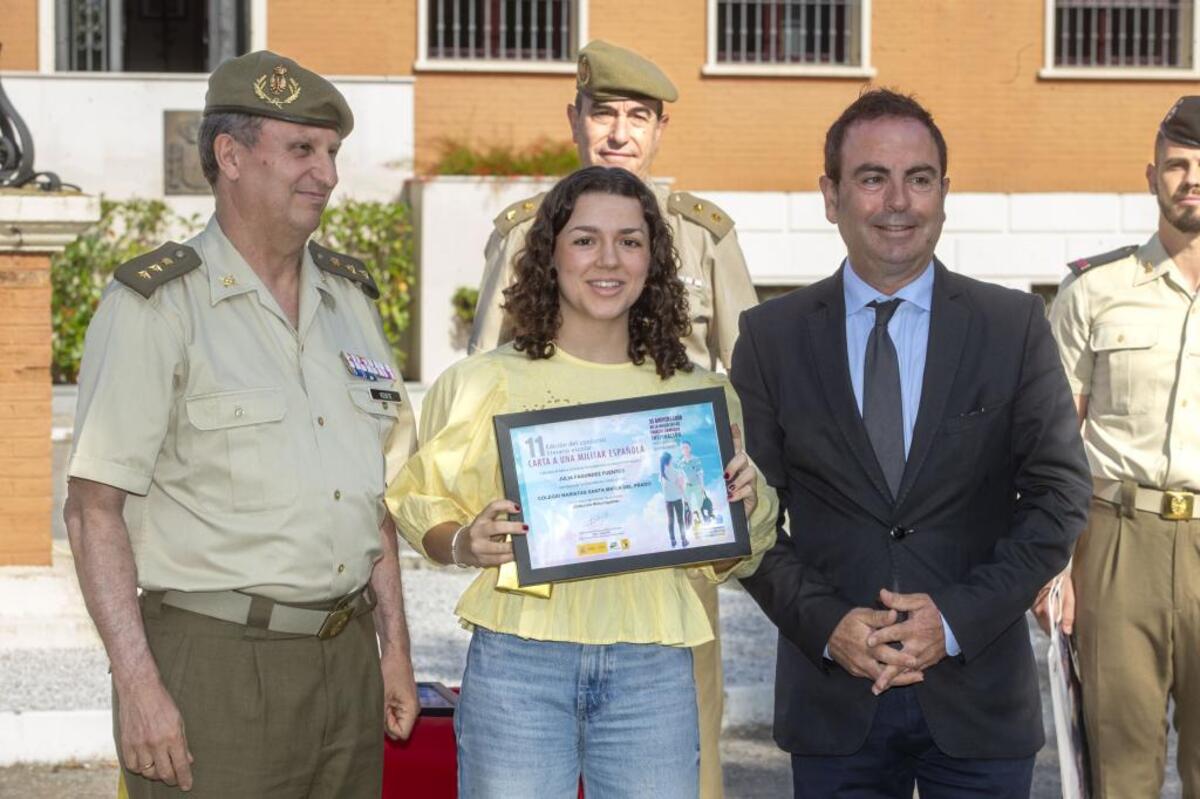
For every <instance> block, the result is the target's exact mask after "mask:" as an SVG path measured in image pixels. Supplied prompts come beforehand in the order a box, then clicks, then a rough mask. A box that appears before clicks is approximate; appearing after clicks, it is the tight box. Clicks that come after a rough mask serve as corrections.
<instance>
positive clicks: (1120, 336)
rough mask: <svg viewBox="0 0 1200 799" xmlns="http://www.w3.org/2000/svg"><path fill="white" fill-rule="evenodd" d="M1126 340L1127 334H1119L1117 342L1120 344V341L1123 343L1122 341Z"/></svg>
mask: <svg viewBox="0 0 1200 799" xmlns="http://www.w3.org/2000/svg"><path fill="white" fill-rule="evenodd" d="M1124 340H1125V334H1124V333H1122V334H1121V335H1119V336H1117V343H1118V344H1119V343H1121V342H1123V341H1124Z"/></svg>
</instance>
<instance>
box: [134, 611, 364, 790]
mask: <svg viewBox="0 0 1200 799" xmlns="http://www.w3.org/2000/svg"><path fill="white" fill-rule="evenodd" d="M142 615H143V619H144V621H145V626H146V637H147V639H148V641H149V644H150V651H151V652H152V653H153V655H154V660H155V662H156V663H157V664H158V670H159V673H160V674H161V675H162V680H163V684H164V685H165V686H166V688H167V691H168V692H169V693H170V694H171V696H172V698H174V700H175V704H176V705H177V706H178V707H179V712H180V714H181V715H182V716H183V723H184V734H185V735H186V737H187V743H188V748H189V749H190V750H191V753H192V756H193V757H194V758H195V762H194V763H192V777H193V785H192V790H191V791H190V792H189V793H186V794H185V793H183V792H182V791H180V790H179V789H178V788H172V787H170V786H168V785H166V784H164V783H162V782H156V781H152V780H147V779H144V778H142V777H141V776H140V775H139V774H138V773H137V772H136V771H131V770H130V768H131V767H132V768H137V764H136V763H122V766H123V767H124V772H123V777H124V781H125V787H126V790H127V791H128V794H129V796H130V799H150V797H155V798H156V799H157V798H158V797H183V796H187V797H196V798H197V799H207V798H208V797H221V799H235V798H236V797H255V799H259V798H260V797H261V798H262V799H273V798H274V797H278V798H279V799H283V798H284V797H287V799H296V797H311V798H312V799H317V798H318V797H362V798H363V799H367V798H368V797H369V799H378V798H379V795H380V793H381V791H382V783H383V735H384V730H383V679H382V677H381V675H380V669H379V649H378V644H377V642H376V638H375V624H374V621H373V619H372V617H371V614H370V613H365V614H363V615H361V616H359V617H357V618H355V619H353V620H352V621H351V622H350V623H349V624H348V625H347V626H346V628H345V630H343V631H342V633H341V634H340V635H338V636H336V637H334V638H331V639H328V640H324V641H323V640H320V639H318V638H316V637H315V636H297V635H289V634H284V633H275V632H268V631H265V630H253V629H250V628H247V627H244V626H242V625H238V624H230V623H228V622H224V621H219V620H217V619H212V618H209V617H207V616H201V615H198V614H195V613H190V612H188V611H185V610H179V609H176V608H172V607H168V606H162V605H158V606H156V603H152V602H151V603H147V602H145V601H143V611H142ZM117 718H118V707H117V698H116V693H115V691H114V694H113V720H114V721H113V732H114V737H115V738H116V739H117V751H118V753H119V752H120V751H121V745H120V730H119V728H118V724H117V721H116V719H117Z"/></svg>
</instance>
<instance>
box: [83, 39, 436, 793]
mask: <svg viewBox="0 0 1200 799" xmlns="http://www.w3.org/2000/svg"><path fill="white" fill-rule="evenodd" d="M352 127H353V116H352V114H351V111H350V108H349V107H348V106H347V104H346V101H345V99H344V98H343V97H342V95H341V94H340V93H339V92H338V91H337V89H336V88H334V87H333V85H332V84H330V83H329V82H328V81H326V80H325V79H323V78H321V77H320V76H318V75H316V74H314V73H312V72H309V71H308V70H306V69H304V68H303V67H301V66H299V65H298V64H297V63H296V62H294V61H292V60H290V59H288V58H283V57H281V56H278V55H275V54H273V53H269V52H258V53H252V54H249V55H246V56H242V57H241V58H237V59H233V60H231V61H227V62H225V63H224V64H222V65H221V67H220V68H218V69H217V70H216V72H214V73H213V75H212V76H211V78H210V80H209V88H208V94H207V97H206V102H205V116H204V120H203V123H202V125H201V133H200V157H201V164H202V166H203V167H204V172H205V176H206V177H207V178H208V180H209V182H210V183H211V184H212V186H213V192H214V194H215V196H216V213H215V215H214V216H213V218H212V219H211V220H210V221H209V223H208V226H207V227H206V228H205V229H204V231H203V232H202V233H200V234H199V235H198V236H196V237H195V238H193V239H192V240H190V241H188V242H187V243H186V244H175V243H169V244H167V245H165V246H163V247H162V248H160V249H159V250H156V251H154V252H151V253H147V254H145V255H143V256H141V257H139V258H137V259H135V260H134V261H132V262H130V263H127V264H125V265H123V266H121V267H120V268H118V270H117V272H116V274H115V281H114V282H113V284H112V285H111V286H110V287H109V290H108V291H107V293H106V294H105V297H104V299H103V301H102V302H101V304H100V307H99V309H98V311H97V313H96V317H95V319H94V321H93V322H92V324H91V327H90V328H89V330H88V335H87V344H86V348H85V353H84V357H83V367H82V372H81V374H80V381H79V382H80V388H79V408H78V414H77V418H76V421H75V448H74V452H73V453H72V455H71V461H70V467H69V474H70V478H71V480H70V489H69V497H68V500H67V506H66V510H65V515H66V518H67V528H68V532H69V535H70V540H71V546H72V550H73V551H74V552H75V556H76V564H77V569H78V572H79V580H80V584H81V586H82V588H83V593H84V598H85V599H86V601H87V606H88V610H89V611H90V612H91V614H92V618H93V619H94V620H95V622H96V626H97V628H98V629H99V631H100V635H101V637H102V638H103V640H104V645H105V648H106V650H107V652H108V656H109V659H110V661H111V664H112V680H113V689H114V691H113V692H114V717H115V718H114V731H115V736H116V741H117V751H118V754H119V755H120V759H121V765H122V766H123V767H124V772H123V778H124V780H125V782H126V784H127V787H128V791H129V794H130V795H131V796H133V797H149V796H171V795H176V794H177V793H178V791H180V790H183V791H187V790H191V792H192V793H194V794H196V795H199V796H211V797H229V796H255V797H298V796H310V797H318V796H319V797H333V796H338V797H342V796H356V797H378V796H379V792H380V786H381V780H382V754H383V751H382V750H383V737H382V733H383V732H384V730H385V728H386V730H387V732H388V733H389V734H391V735H394V736H400V737H403V736H406V735H407V734H408V732H409V730H410V729H411V728H412V725H413V722H414V720H415V716H416V713H417V710H418V704H417V695H416V686H415V683H414V681H413V674H412V666H411V663H410V659H409V644H408V633H407V628H406V625H405V619H404V609H403V604H402V597H401V592H400V571H399V566H398V562H397V556H396V537H395V534H394V529H393V528H392V525H391V521H390V519H389V518H388V516H387V514H386V512H385V510H384V506H383V501H382V500H383V492H384V487H385V485H386V479H387V477H388V471H389V469H390V468H393V467H394V468H397V469H398V466H399V464H385V461H384V455H383V452H384V448H385V446H388V447H389V448H390V451H391V452H394V453H396V454H397V456H398V457H399V458H403V457H407V455H408V454H410V453H411V452H412V450H413V449H414V445H415V441H414V433H413V418H412V415H411V414H410V412H409V407H408V399H407V397H406V396H405V393H404V388H403V384H402V383H401V382H399V380H398V378H397V376H396V372H395V369H394V367H393V365H392V359H391V356H390V350H389V346H388V343H387V341H386V340H385V338H384V336H383V334H382V329H381V327H380V323H379V317H378V314H377V313H376V310H375V307H374V304H373V302H372V300H373V299H374V298H376V297H378V289H377V288H376V285H375V283H374V281H373V279H372V278H371V276H370V275H369V274H368V272H367V270H366V268H365V267H364V266H363V264H362V263H360V262H359V261H356V260H355V259H353V258H350V257H347V256H344V255H339V254H337V253H333V252H331V251H329V250H326V249H324V248H322V247H320V246H318V245H317V244H316V243H315V242H311V241H309V236H310V235H311V234H312V233H313V231H314V230H315V229H316V228H317V225H318V223H319V221H320V217H321V211H322V210H323V209H324V207H325V204H326V202H327V201H328V199H329V196H330V193H331V192H332V190H333V188H334V186H335V185H336V183H337V168H336V157H337V153H338V148H339V147H340V146H341V142H342V140H343V139H344V138H345V137H346V136H348V135H349V133H350V130H351V128H352ZM129 494H135V495H139V496H143V497H145V499H144V500H143V501H141V502H140V503H139V508H138V510H137V512H136V513H128V514H124V515H126V516H129V517H130V520H129V525H128V527H127V526H126V521H125V520H124V519H123V509H124V507H125V504H126V497H127V495H129ZM136 588H141V589H142V593H141V596H140V598H139V596H138V593H137V591H136V590H135V589H136Z"/></svg>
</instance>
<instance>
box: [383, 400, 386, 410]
mask: <svg viewBox="0 0 1200 799" xmlns="http://www.w3.org/2000/svg"><path fill="white" fill-rule="evenodd" d="M383 409H384V410H385V411H386V410H387V403H386V402H385V403H383Z"/></svg>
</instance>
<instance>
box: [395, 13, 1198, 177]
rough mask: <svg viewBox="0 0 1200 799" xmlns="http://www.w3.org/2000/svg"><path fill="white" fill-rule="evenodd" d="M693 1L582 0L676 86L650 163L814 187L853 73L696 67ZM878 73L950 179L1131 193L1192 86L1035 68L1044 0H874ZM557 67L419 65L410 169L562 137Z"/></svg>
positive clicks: (702, 48)
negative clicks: (730, 71) (930, 130)
mask: <svg viewBox="0 0 1200 799" xmlns="http://www.w3.org/2000/svg"><path fill="white" fill-rule="evenodd" d="M704 9H705V3H704V0H656V2H653V3H646V2H643V3H630V2H626V0H591V2H590V4H589V19H590V31H589V34H590V36H592V37H596V38H604V39H608V40H610V41H613V42H615V43H618V44H622V45H624V46H627V47H631V48H633V49H635V50H638V51H640V52H642V53H645V54H647V55H649V56H651V57H652V58H653V59H654V60H655V61H656V62H657V63H658V64H659V65H660V66H662V67H663V69H665V70H666V72H667V73H668V74H669V75H670V76H671V77H672V79H673V80H674V81H675V82H676V83H677V84H678V86H679V90H680V96H681V100H680V102H678V103H676V104H675V105H674V106H673V107H671V109H670V111H671V116H672V121H671V126H670V128H669V129H668V131H667V135H666V139H665V141H664V144H663V149H662V151H661V153H660V156H659V160H658V163H657V164H656V169H655V172H656V173H657V174H659V175H669V176H673V177H675V178H677V181H678V183H677V185H679V186H681V187H685V188H696V187H703V188H705V189H710V190H711V189H720V190H741V191H746V190H771V191H781V190H782V191H812V190H814V189H815V188H816V181H817V177H818V176H819V175H820V174H821V172H822V159H821V148H822V143H823V141H824V134H825V130H826V128H828V126H829V124H830V123H831V122H832V121H833V120H834V119H835V118H836V117H837V115H838V113H840V111H841V110H842V109H843V108H844V107H845V106H846V105H847V104H848V103H849V102H851V101H852V100H853V99H854V98H855V97H856V96H857V95H858V93H859V92H860V91H861V90H862V88H863V87H864V86H866V85H867V84H868V81H866V80H859V79H832V78H824V79H818V78H800V79H797V78H786V79H781V78H766V77H754V78H748V77H714V76H703V75H701V68H702V67H703V65H704V60H705V53H706V40H705V28H706V19H705V10H704ZM872 12H873V13H872V46H871V60H872V64H873V65H874V66H875V67H876V69H877V72H878V74H877V77H876V78H875V83H877V84H880V85H885V86H890V87H895V88H898V89H901V90H903V91H906V92H915V93H916V94H917V95H918V96H919V98H920V99H921V100H922V102H924V103H925V104H926V105H927V106H928V107H929V108H930V109H931V110H932V111H933V112H934V114H935V116H936V117H937V119H938V122H939V124H940V125H941V127H942V128H943V131H944V132H945V134H946V137H947V139H948V140H949V144H950V170H949V173H950V175H951V178H952V180H953V183H954V188H955V189H956V190H958V191H970V192H996V191H999V192H1064V191H1069V192H1137V191H1141V190H1142V188H1143V180H1142V177H1141V175H1142V166H1143V165H1144V163H1145V161H1146V160H1147V158H1148V157H1149V156H1150V149H1151V143H1152V140H1153V136H1154V130H1155V128H1156V127H1157V124H1158V121H1159V120H1160V119H1161V118H1162V115H1163V113H1164V112H1165V111H1166V109H1167V108H1168V107H1170V105H1171V103H1172V102H1174V100H1175V99H1176V98H1177V97H1178V96H1179V95H1181V94H1185V93H1194V92H1195V88H1194V83H1193V82H1186V81H1179V82H1171V81H1166V82H1164V81H1141V82H1136V81H1080V80H1043V79H1040V78H1039V77H1038V70H1039V69H1041V67H1042V66H1043V64H1042V59H1043V24H1044V18H1045V17H1044V14H1045V5H1044V0H1008V1H1007V2H1003V3H982V2H964V0H875V2H874V3H873V4H872ZM573 88H574V87H573V81H572V79H571V78H570V77H567V76H561V75H558V76H522V75H478V74H457V73H455V74H451V73H442V74H429V73H424V72H422V73H420V74H419V75H418V78H417V96H416V142H417V165H418V168H422V167H427V166H428V165H429V164H430V163H431V162H432V161H433V160H434V158H435V157H436V143H437V141H438V140H439V139H441V138H442V137H444V136H446V135H456V136H469V137H471V138H474V139H477V140H481V141H500V142H515V143H524V142H528V141H531V140H533V139H535V138H537V137H541V136H551V137H553V138H557V139H562V140H566V139H568V138H569V131H568V130H567V125H566V121H565V118H564V116H563V110H562V108H563V106H564V105H565V104H566V103H567V102H569V101H570V99H571V96H572V93H573Z"/></svg>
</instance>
